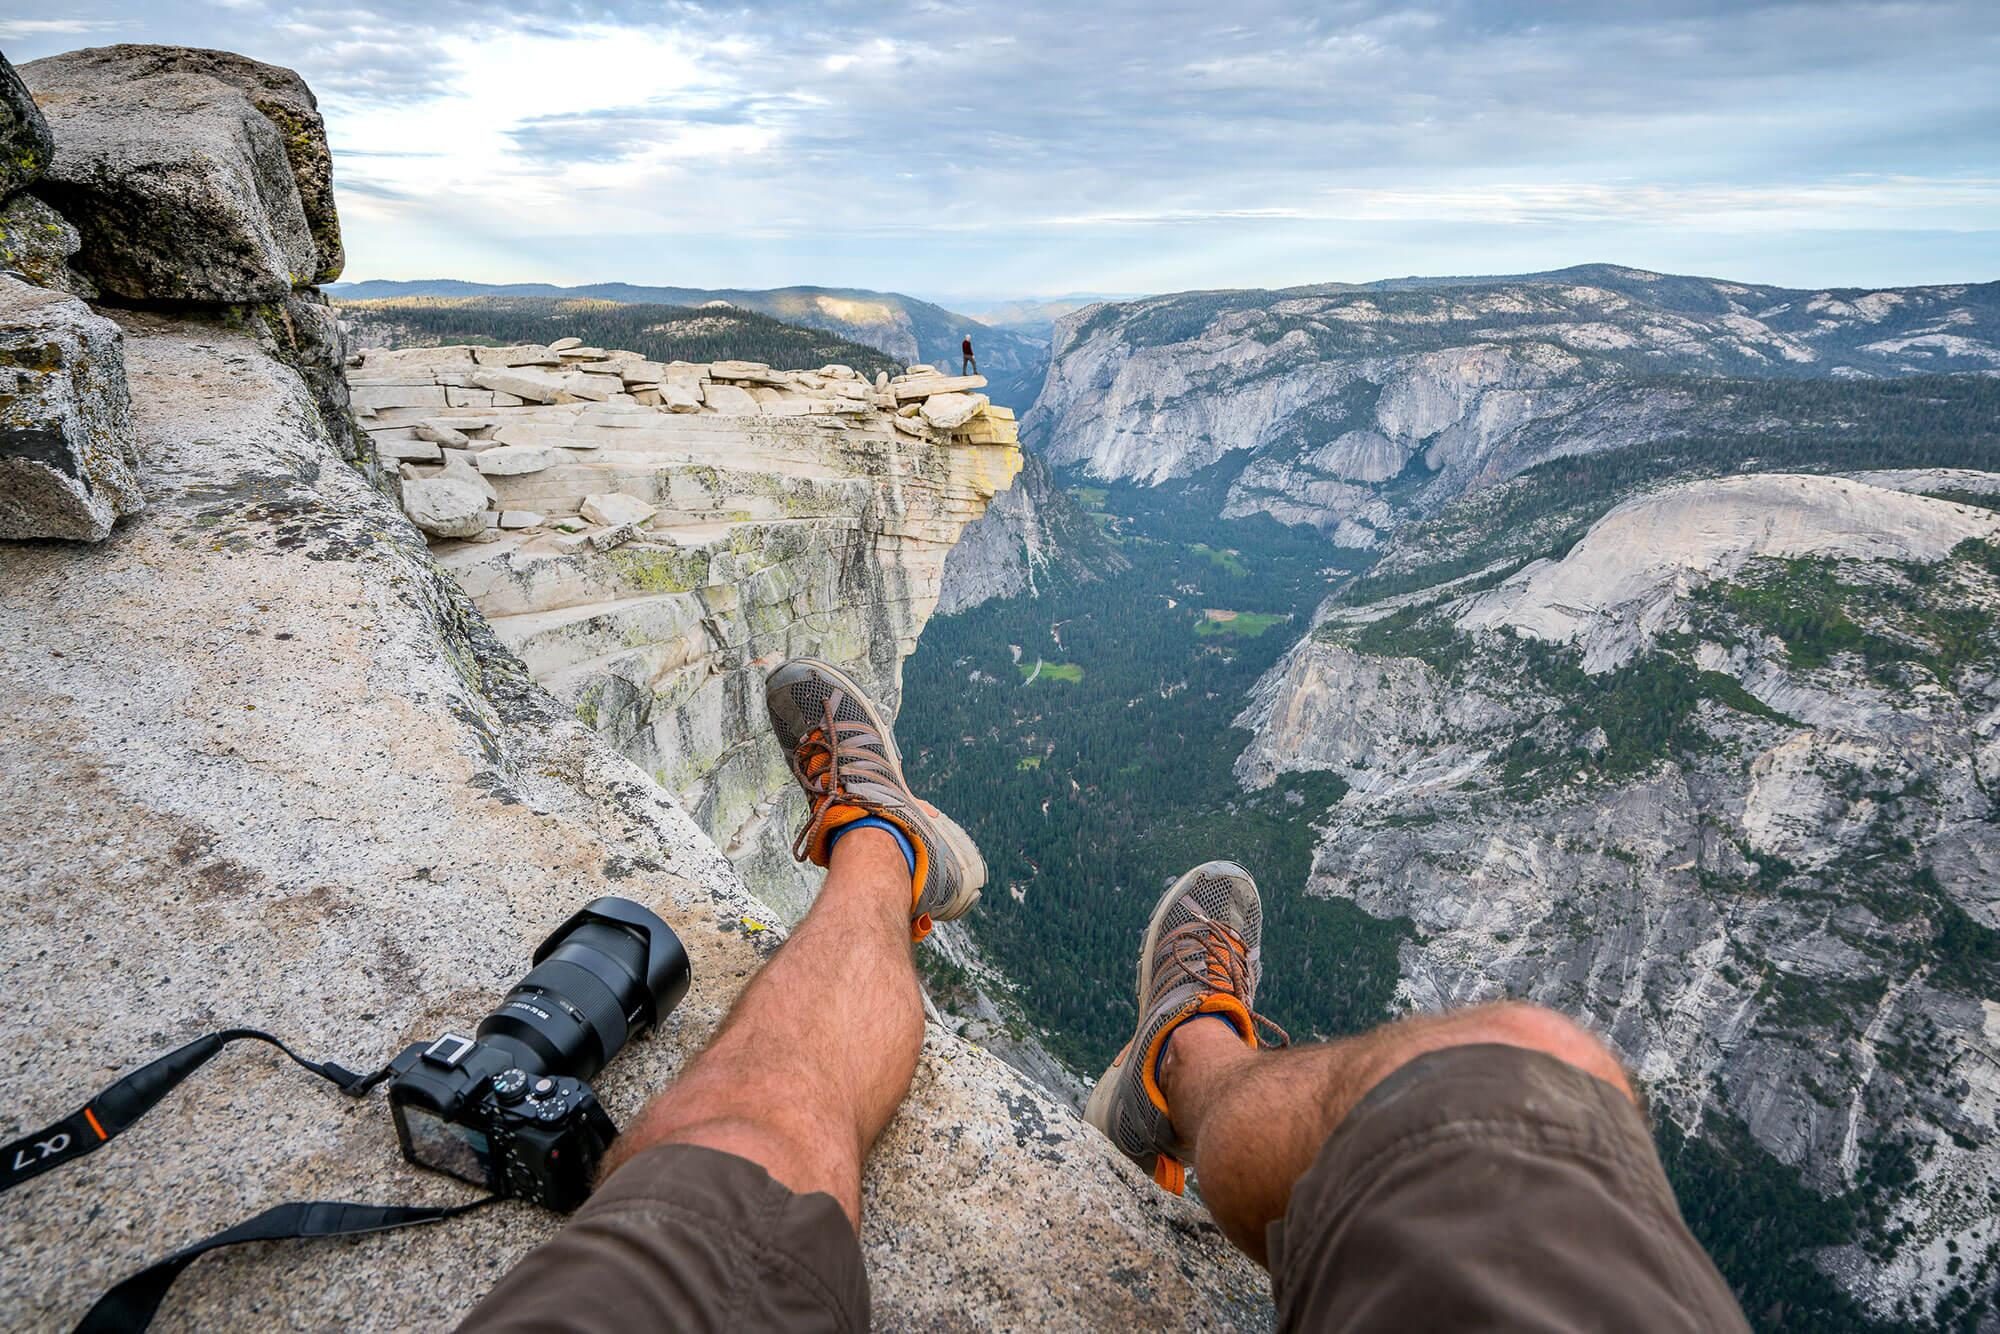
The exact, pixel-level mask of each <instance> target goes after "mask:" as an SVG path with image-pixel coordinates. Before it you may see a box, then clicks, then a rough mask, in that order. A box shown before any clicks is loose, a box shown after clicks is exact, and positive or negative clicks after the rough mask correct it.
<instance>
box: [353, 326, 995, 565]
mask: <svg viewBox="0 0 2000 1334" xmlns="http://www.w3.org/2000/svg"><path fill="white" fill-rule="evenodd" d="M348 382H349V384H350V385H351V387H352V403H353V407H354V411H355V413H356V415H357V417H358V418H359V419H360V421H361V423H362V425H363V426H364V427H365V428H366V430H367V432H368V435H369V438H370V439H371V440H372V441H373V442H374V445H375V450H376V453H377V455H378V456H379V457H380V458H381V460H382V461H383V462H384V463H385V464H393V465H395V466H397V468H398V469H399V470H400V472H401V475H402V477H403V480H404V485H405V497H404V498H405V504H404V509H405V512H407V513H408V514H409V515H410V518H411V519H412V521H414V522H415V523H416V524H417V526H418V527H419V528H422V529H423V530H424V531H425V532H426V533H428V534H430V535H431V536H432V537H435V538H448V539H460V540H469V541H495V540H498V538H499V535H500V532H501V531H503V530H506V531H513V530H537V529H542V528H545V527H553V528H560V529H562V530H563V533H564V536H563V537H561V538H558V539H555V540H557V541H560V542H562V543H564V544H566V546H577V545H581V544H584V543H588V544H591V545H593V546H595V547H598V548H599V549H602V548H604V547H605V546H606V545H607V544H610V545H617V544H619V543H622V542H625V541H629V540H631V539H632V538H633V537H635V536H639V535H642V534H644V533H645V532H646V531H647V527H648V525H649V524H650V523H652V522H653V520H654V516H655V514H656V513H657V512H658V511H659V510H660V509H661V508H662V506H661V505H660V501H661V500H662V499H663V497H662V495H661V494H660V492H661V490H662V489H663V488H665V487H667V486H669V485H670V479H671V475H672V473H673V471H674V469H675V467H676V466H684V465H690V464H695V463H697V461H698V460H699V459H700V458H701V457H702V456H703V455H705V454H708V453H712V452H719V453H722V454H725V455H726V454H727V453H728V452H729V449H730V445H729V443H728V442H729V441H731V440H732V439H734V440H741V439H743V438H745V437H748V436H753V435H754V436H756V437H757V438H759V439H762V440H773V439H775V440H777V441H778V442H779V443H780V444H781V445H782V444H783V442H784V441H785V440H786V439H793V440H795V443H796V444H797V446H798V447H797V448H796V449H794V450H793V451H792V452H793V453H796V454H799V455H800V456H802V457H803V456H805V455H807V454H810V453H811V452H812V451H813V448H814V447H815V444H823V443H825V442H826V441H827V440H828V439H829V438H848V437H851V438H852V439H853V443H855V444H857V445H859V444H862V443H864V442H866V441H869V440H873V441H876V442H894V441H896V440H898V439H902V440H905V441H917V442H922V443H924V444H928V445H933V446H946V447H949V446H994V447H1000V448H1004V449H1012V448H1013V447H1014V446H1015V445H1016V444H1017V443H1018V439H1019V436H1018V433H1017V429H1016V426H1015V422H1014V414H1013V412H1012V411H1010V410H1009V409H1007V408H1003V407H998V406H995V405H994V404H993V403H992V402H991V401H989V400H988V399H987V397H986V396H985V395H984V394H981V393H978V392H976V391H978V390H980V389H983V388H985V386H986V381H985V380H984V379H983V378H981V377H979V376H977V375H961V376H947V375H941V374H939V373H938V372H936V371H935V370H933V369H931V368H930V367H928V366H913V367H911V368H910V372H909V373H908V374H905V375H899V376H894V377H888V376H883V377H880V378H879V379H878V380H877V381H876V382H875V383H873V384H871V383H870V382H869V381H867V380H865V379H863V378H862V377H861V375H859V374H858V373H857V372H856V371H855V370H854V369H853V368H852V367H850V366H841V365H828V366H821V367H820V368H818V369H817V370H777V369H774V368H772V367H770V366H768V365H766V364H764V363H763V362H757V361H714V362H687V361H670V362H661V361H654V360H651V359H649V358H647V357H645V356H643V355H641V354H639V353H637V352H623V351H618V350H615V349H607V348H599V347H586V346H584V344H583V343H582V341H581V340H580V339H576V338H559V339H557V340H555V341H554V342H551V343H548V344H519V345H515V346H512V347H417V348H399V349H385V348H372V349H368V350H366V351H363V352H360V353H357V354H355V355H354V356H353V357H352V358H350V359H349V363H348ZM780 423H786V425H782V426H781V425H780ZM774 432H775V433H776V434H775V435H774V434H773V433H774ZM787 432H790V434H789V435H787ZM538 474H553V477H542V478H541V479H540V480H537V481H530V480H528V479H530V478H531V477H534V476H535V475H538ZM467 477H478V478H483V479H488V480H487V481H486V487H487V490H486V503H485V504H484V506H483V507H481V508H480V509H479V510H478V511H477V512H476V513H472V514H468V513H466V512H465V508H466V505H467V504H468V497H467V496H466V494H465V492H464V490H463V485H464V482H465V479H466V478H467ZM492 479H506V480H505V481H503V482H500V483H498V484H497V487H496V484H495V482H494V481H493V480H492ZM447 482H450V483H451V485H450V486H449V487H446V486H445V485H443V484H444V483H447ZM593 502H596V503H593ZM639 509H643V510H645V513H644V515H642V516H639V517H637V518H633V517H621V518H619V519H617V520H616V521H615V522H614V521H612V520H611V518H610V517H609V516H611V515H613V514H618V515H625V516H629V515H634V514H637V511H638V510H639Z"/></svg>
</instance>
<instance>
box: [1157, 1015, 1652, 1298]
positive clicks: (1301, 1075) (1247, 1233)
mask: <svg viewBox="0 0 2000 1334" xmlns="http://www.w3.org/2000/svg"><path fill="white" fill-rule="evenodd" d="M1482 1042H1497V1043H1502V1044H1505V1045H1507V1046H1513V1047H1527V1048H1531V1049H1533V1050H1536V1051H1541V1052H1545V1053H1547V1054H1548V1055H1551V1056H1554V1057H1555V1058H1556V1059H1558V1060H1561V1061H1566V1062H1568V1063H1569V1064H1571V1065H1574V1066H1576V1067H1577V1068H1578V1069H1580V1070H1583V1071H1584V1072H1585V1073H1587V1074H1590V1075H1593V1076H1595V1077H1596V1078H1598V1079H1602V1080H1604V1081H1605V1082H1607V1083H1609V1084H1611V1085H1613V1086H1614V1087H1616V1088H1617V1089H1619V1090H1620V1091H1621V1092H1623V1093H1624V1094H1625V1095H1626V1096H1627V1097H1630V1098H1633V1100H1634V1101H1635V1102H1636V1101H1637V1098H1636V1096H1635V1095H1634V1094H1633V1091H1632V1084H1631V1081H1630V1080H1629V1079H1628V1078H1627V1077H1626V1074H1625V1070H1624V1067H1623V1066H1621V1065H1620V1064H1619V1063H1618V1059H1617V1058H1616V1057H1615V1056H1613V1055H1612V1054H1611V1051H1610V1049H1609V1048H1607V1047H1606V1046H1605V1045H1604V1044H1603V1043H1602V1042H1600V1041H1599V1040H1598V1039H1597V1038H1596V1037H1594V1036H1592V1035H1591V1034H1590V1033H1589V1032H1588V1031H1586V1030H1585V1029H1583V1028H1581V1027H1580V1026H1578V1025H1577V1024H1575V1023H1573V1022H1571V1021H1570V1020H1568V1019H1565V1018H1564V1017H1563V1016H1561V1015H1559V1014H1557V1013H1555V1012H1554V1011H1552V1010H1545V1009H1542V1008H1541V1007H1540V1006H1536V1005H1526V1004H1522V1003H1519V1002H1504V1003H1501V1004H1497V1005H1482V1006H1479V1007H1476V1008H1473V1009H1467V1010H1455V1011H1453V1012H1451V1013H1449V1014H1441V1015H1425V1016H1420V1017H1417V1018H1412V1019H1405V1020H1401V1021H1399V1022H1397V1023H1393V1024H1385V1025H1384V1026H1382V1027H1381V1028H1378V1029H1375V1030H1374V1031H1373V1032H1369V1033H1364V1034H1362V1035H1361V1036H1360V1037H1355V1038H1349V1039H1347V1040H1345V1041H1341V1042H1329V1043H1324V1044H1320V1045H1317V1046H1311V1047H1299V1048H1293V1049H1290V1050H1284V1051H1256V1050H1252V1049H1251V1048H1249V1047H1246V1046H1244V1045H1243V1041H1242V1039H1241V1038H1239V1037H1238V1036H1237V1035H1236V1033H1235V1030H1233V1029H1232V1028H1231V1027H1230V1026H1229V1025H1227V1024H1224V1023H1218V1022H1215V1021H1213V1020H1202V1021H1199V1022H1191V1023H1184V1024H1182V1025H1181V1026H1180V1027H1179V1028H1176V1029H1175V1030H1174V1032H1173V1034H1172V1036H1171V1037H1169V1038H1168V1040H1167V1047H1166V1052H1165V1054H1164V1055H1163V1056H1162V1058H1161V1061H1160V1087H1161V1091H1162V1092H1163V1093H1165V1094H1166V1097H1167V1107H1168V1110H1169V1112H1170V1114H1171V1115H1172V1117H1173V1122H1174V1129H1175V1130H1176V1132H1178V1133H1179V1135H1180V1136H1181V1137H1182V1138H1183V1139H1185V1140H1186V1141H1188V1142H1189V1143H1191V1144H1192V1145H1194V1154H1193V1160H1192V1161H1193V1166H1194V1170H1195V1175H1196V1177H1197V1179H1198V1180H1199V1181H1200V1183H1201V1196H1202V1199H1203V1201H1204V1202H1206V1204H1207V1205H1208V1209H1209V1212H1210V1213H1211V1214H1213V1215H1214V1216H1215V1221H1216V1224H1217V1226H1219V1227H1221V1229H1222V1232H1223V1235H1224V1236H1226V1237H1228V1238H1229V1239H1230V1241H1232V1242H1234V1243H1235V1244H1236V1245H1237V1246H1238V1247H1239V1248H1240V1249H1241V1250H1243V1251H1244V1253H1245V1254H1247V1255H1249V1256H1250V1257H1251V1258H1252V1259H1254V1260H1256V1261H1257V1263H1259V1264H1263V1265H1268V1263H1269V1259H1268V1256H1267V1255H1266V1254H1265V1248H1264V1229H1265V1228H1266V1227H1268V1226H1269V1225H1270V1224H1271V1223H1272V1222H1274V1221H1276V1220H1277V1219H1279V1218H1281V1217H1283V1216H1284V1212H1285V1206H1286V1205H1287V1204H1288V1203H1289V1202H1290V1200H1291V1197H1292V1183H1293V1182H1295V1181H1297V1180H1298V1179H1299V1177H1300V1176H1301V1175H1303V1174H1304V1173H1305V1171H1306V1169H1307V1168H1309V1167H1311V1166H1312V1163H1313V1159H1315V1158H1316V1157H1318V1156H1319V1151H1320V1147H1321V1146H1322V1145H1323V1144H1325V1143H1326V1138H1327V1136H1328V1135H1330V1134H1332V1133H1333V1130H1334V1127H1336V1126H1338V1125H1339V1124H1340V1122H1341V1120H1342V1119H1343V1118H1345V1117H1346V1115H1347V1113H1348V1112H1349V1111H1350V1110H1352V1109H1353V1107H1354V1105H1355V1104H1356V1103H1358V1102H1360V1101H1361V1099H1362V1098H1363V1097H1365V1096H1367V1093H1368V1091H1369V1090H1370V1089H1372V1088H1374V1087H1375V1086H1376V1085H1377V1084H1379V1083H1381V1082H1382V1081H1383V1080H1384V1079H1386V1078H1388V1077H1389V1075H1390V1074H1392V1073H1394V1072H1395V1071H1396V1070H1397V1069H1399V1068H1400V1067H1402V1066H1404V1065H1406V1064H1408V1063H1409V1062H1410V1061H1412V1060H1415V1059H1416V1058H1417V1057H1419V1056H1422V1055H1424V1054H1425V1053H1426V1052H1433V1051H1440V1050H1442V1049H1444V1048H1446V1047H1459V1046H1466V1045H1469V1044H1473V1043H1482Z"/></svg>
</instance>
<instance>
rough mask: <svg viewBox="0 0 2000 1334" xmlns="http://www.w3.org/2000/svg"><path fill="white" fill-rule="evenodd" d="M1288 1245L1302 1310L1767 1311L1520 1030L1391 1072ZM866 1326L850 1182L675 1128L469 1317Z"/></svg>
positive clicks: (1290, 1276) (1316, 1177) (495, 1322)
mask: <svg viewBox="0 0 2000 1334" xmlns="http://www.w3.org/2000/svg"><path fill="white" fill-rule="evenodd" d="M1267 1241H1268V1242H1269V1245H1270V1253H1271V1273H1272V1284H1273V1287H1274V1289H1275V1291H1276V1296H1277V1304H1278V1324H1279V1327H1280V1328H1281V1329H1297V1330H1315V1331H1318V1330H1410V1329H1510V1330H1514V1329H1532V1330H1617V1331H1635V1330H1637V1331H1650V1330H1700V1331H1716V1330H1724V1331H1728V1330H1744V1329H1746V1328H1747V1326H1746V1325H1745V1324H1744V1321H1743V1316H1742V1313H1741V1312H1740V1311H1739V1310H1738V1308H1737V1305H1736V1301H1735V1299H1734V1298H1733V1297H1731V1296H1730V1294H1729V1289H1728V1287H1727V1286H1726V1285H1725V1284H1724V1283H1723V1281H1722V1277H1721V1275H1719V1274H1717V1273H1716V1271H1715V1266H1714V1265H1712V1264H1711V1263H1709V1259H1708V1256H1707V1255H1706V1254H1704V1253H1703V1251H1702V1249H1701V1247H1700V1245H1699V1244H1697V1243H1696V1241H1695V1239H1694V1238H1693V1237H1692V1236H1691V1235H1689V1233H1688V1230H1687V1228H1686V1226H1685V1225H1684V1224H1683V1223H1682V1222H1681V1216H1680V1211H1679V1209H1678V1208H1677V1207H1676V1205H1675V1203H1674V1197H1673V1192H1672V1190H1671V1189H1670V1188H1669V1187H1668V1185H1667V1179H1666V1174H1665V1173H1664V1172H1663V1171H1662V1170H1661V1167H1660V1160H1659V1157H1658V1155H1657V1154H1656V1153H1655V1152H1654V1150H1653V1142H1652V1137H1651V1136H1650V1135H1649V1134H1648V1133H1647V1129H1646V1122H1645V1118H1644V1117H1643V1116H1641V1115H1640V1114H1639V1111H1638V1109H1636V1108H1635V1107H1633V1106H1632V1104H1631V1103H1630V1102H1629V1101H1627V1100H1626V1098H1625V1097H1624V1095H1622V1094H1621V1093H1619V1092H1618V1091H1617V1090H1616V1089H1614V1088H1612V1087H1611V1086H1610V1085H1609V1084H1606V1083H1603V1082H1602V1081H1600V1080H1597V1079H1593V1078H1592V1077H1591V1076H1589V1075H1587V1074H1585V1073H1583V1072H1582V1071H1581V1070H1578V1069H1576V1068H1575V1067H1573V1066H1569V1065H1565V1064H1564V1063H1563V1062H1561V1061H1558V1060H1555V1059H1554V1058H1553V1057H1549V1056H1544V1055H1542V1054H1541V1053H1539V1052H1532V1051H1527V1050H1524V1049H1521V1048H1518V1047H1505V1046H1469V1047H1454V1048H1451V1049H1449V1050H1446V1051H1441V1052H1434V1053H1432V1054H1431V1055H1428V1056H1423V1057H1419V1058H1418V1059H1417V1060H1414V1061H1412V1062H1410V1063H1409V1064H1408V1065H1406V1066H1404V1067H1403V1068H1402V1069H1400V1070H1398V1071H1397V1072H1396V1073H1395V1074H1393V1075H1391V1076H1390V1077H1389V1078H1388V1079H1386V1080H1384V1081H1383V1082H1382V1083H1381V1084H1380V1085H1378V1086H1377V1087H1376V1088H1375V1089H1374V1090H1373V1091H1372V1092H1370V1093H1369V1094H1368V1096H1367V1097H1366V1098H1363V1099H1362V1100H1361V1102H1360V1104H1359V1105H1358V1106H1356V1107H1355V1108H1354V1110H1353V1111H1352V1112H1350V1113H1348V1115H1347V1118H1346V1119H1345V1120H1344V1121H1342V1122H1341V1124H1340V1127H1339V1128H1338V1129H1337V1130H1335V1131H1334V1133H1333V1135H1332V1136H1331V1137H1330V1138H1329V1139H1328V1140H1327V1142H1326V1147H1325V1148H1323V1149H1322V1150H1321V1151H1320V1154H1319V1156H1318V1158H1317V1159H1315V1160H1314V1162H1313V1165H1312V1167H1311V1168H1310V1169H1309V1170H1308V1171H1307V1172H1306V1174H1305V1175H1304V1176H1303V1177H1301V1178H1300V1179H1299V1181H1298V1183H1297V1185H1296V1186H1295V1187H1294V1188H1293V1190H1292V1198H1291V1206H1290V1208H1289V1209H1288V1210H1287V1211H1286V1213H1285V1217H1284V1218H1283V1219H1282V1220H1280V1221H1279V1222H1276V1223H1273V1224H1272V1225H1271V1228H1270V1231H1269V1234H1268V1236H1267ZM1078 1260H1079V1263H1087V1262H1088V1257H1078ZM1105 1281H1106V1282H1107V1283H1108V1282H1110V1277H1109V1275H1106V1278H1105ZM1187 1314H1188V1324H1189V1325H1190V1326H1199V1325H1202V1324H1205V1323H1207V1322H1206V1320H1205V1319H1204V1316H1205V1314H1206V1313H1204V1312H1201V1311H1198V1310H1191V1311H1189V1312H1188V1313H1187ZM867 1327H868V1280H867V1276H866V1273H865V1272H864V1270H863V1267H862V1261H861V1247H860V1245H859V1244H858V1243H857V1242H856V1240H855V1236H854V1230H853V1228H851V1227H850V1226H849V1225H848V1221H847V1215H846V1214H844V1213H842V1212H841V1209H840V1206H839V1205H838V1204H837V1203H835V1201H834V1199H833V1197H832V1196H830V1195H825V1194H817V1193H816V1194H811V1195H795V1194H793V1193H792V1192H791V1191H789V1190H787V1189H786V1188H785V1187H783V1186H781V1185H779V1184H778V1183H777V1182H776V1181H774V1180H772V1179H771V1177H770V1175H769V1174H768V1173H767V1172H765V1171H764V1169H763V1168H761V1167H759V1166H757V1165H756V1164H755V1163H752V1162H750V1161H748V1160H747V1159H743V1158H738V1157H736V1156H734V1155H732V1154H727V1153H719V1152H716V1151H715V1150H713V1149H701V1148H695V1147H693V1146H691V1145H666V1146H663V1147H660V1148H655V1149H648V1150H647V1151H646V1152H644V1153H641V1154H639V1155H638V1156H637V1157H635V1158H633V1159H632V1161H631V1162H629V1163H627V1164H625V1166H624V1167H622V1168H620V1169H619V1170H618V1172H617V1173H615V1174H614V1175H613V1176H612V1177H611V1179H610V1180H609V1181H608V1182H607V1183H606V1184H605V1186H604V1188H603V1189H602V1190H600V1191H598V1192H597V1194H596V1195H594V1196H592V1197H591V1199H590V1201H589V1202H588V1203H586V1204H585V1205H584V1206H583V1208H581V1209H579V1210H578V1211H577V1213H576V1216H575V1217H574V1218H572V1219H571V1220H570V1222H569V1224H568V1226H566V1227H565V1228H563V1230H562V1231H561V1232H559V1233H557V1234H556V1235H555V1237H553V1238H551V1239H550V1240H549V1241H547V1242H545V1243H544V1244H543V1245H541V1246H539V1247H537V1248H536V1249H535V1250H534V1251H531V1252H530V1253H529V1254H528V1255H527V1257H526V1258H524V1259H523V1260H522V1261H521V1262H520V1263H519V1264H518V1265H516V1266H515V1267H514V1269H513V1270H512V1271H511V1272H510V1273H508V1274H507V1275H506V1277H504V1278H502V1279H501V1281H500V1284H499V1286H498V1287H496V1288H495V1289H494V1290H493V1292H492V1294H491V1295H490V1296H488V1297H487V1299H486V1300H485V1301H484V1302H482V1303H481V1304H480V1305H479V1307H478V1308H477V1309H476V1310H475V1311H473V1313H472V1315H471V1316H470V1317H469V1318H468V1319H467V1320H466V1322H465V1324H464V1326H463V1327H462V1328H465V1329H469V1330H476V1331H481V1332H482V1334H484V1332H486V1331H529V1330H534V1331H555V1330H579V1329H585V1330H628V1329H649V1328H651V1329H675V1330H710V1331H732V1334H733V1332H734V1331H747V1330H766V1329H772V1330H854V1331H858V1330H864V1329H866V1328H867Z"/></svg>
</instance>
